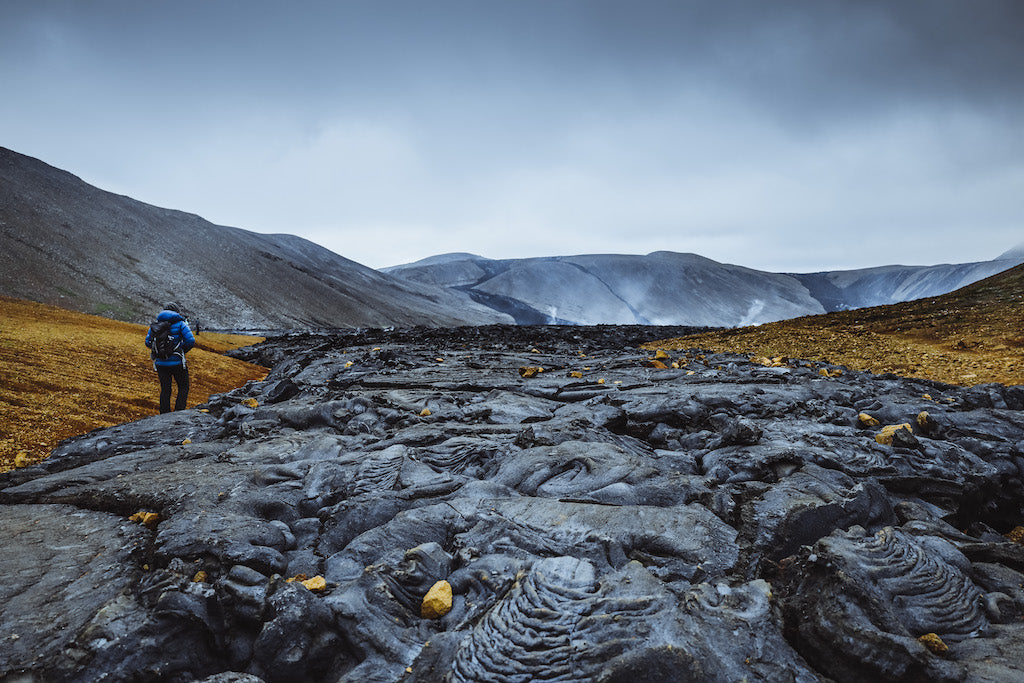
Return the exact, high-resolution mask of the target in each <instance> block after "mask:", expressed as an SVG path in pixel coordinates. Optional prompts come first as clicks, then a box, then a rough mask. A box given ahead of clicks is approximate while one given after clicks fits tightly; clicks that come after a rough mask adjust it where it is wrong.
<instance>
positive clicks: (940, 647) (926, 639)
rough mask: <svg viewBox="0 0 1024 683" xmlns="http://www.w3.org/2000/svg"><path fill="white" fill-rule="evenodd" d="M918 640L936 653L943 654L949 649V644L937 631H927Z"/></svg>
mask: <svg viewBox="0 0 1024 683" xmlns="http://www.w3.org/2000/svg"><path fill="white" fill-rule="evenodd" d="M917 640H918V642H919V643H921V644H922V645H924V646H925V647H926V648H928V650H929V651H930V652H932V653H934V654H937V655H943V654H946V653H947V652H948V651H949V646H948V645H946V644H945V643H944V642H942V638H939V636H938V635H937V634H935V633H926V634H924V635H923V636H921V637H920V638H918V639H917Z"/></svg>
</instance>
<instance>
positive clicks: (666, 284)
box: [386, 252, 825, 326]
mask: <svg viewBox="0 0 1024 683" xmlns="http://www.w3.org/2000/svg"><path fill="white" fill-rule="evenodd" d="M386 272H388V273H390V274H393V275H400V276H401V277H404V278H406V279H408V280H409V281H411V282H416V283H423V284H435V285H446V286H449V287H453V288H458V289H461V290H463V291H466V292H468V293H469V294H470V295H472V296H474V298H476V299H477V300H478V301H481V302H484V303H488V304H489V305H492V306H494V307H495V308H496V309H498V310H501V311H504V312H507V313H510V314H511V315H514V316H515V317H516V318H517V320H518V321H519V322H567V323H572V324H580V325H596V324H637V323H639V324H649V325H710V326H735V325H749V324H756V323H763V322H768V321H772V320H780V319H783V318H792V317H795V316H800V315H805V314H808V313H824V312H825V310H824V308H822V306H821V304H820V303H819V302H818V301H816V300H815V299H814V298H813V297H812V296H811V295H810V293H809V292H808V291H807V288H806V287H804V286H803V285H802V284H801V283H800V281H799V280H797V279H796V278H794V277H792V276H790V275H782V274H775V273H763V272H760V271H756V270H751V269H750V268H743V267H740V266H733V265H726V264H722V263H717V262H715V261H712V260H711V259H707V258H704V257H702V256H698V255H696V254H676V253H672V252H655V253H653V254H648V255H647V256H623V255H614V254H604V255H586V256H555V257H542V258H529V259H512V260H502V261H493V260H490V259H485V258H482V257H479V256H473V255H461V256H459V257H451V256H448V257H445V258H441V259H437V258H433V257H432V258H431V259H430V260H428V261H426V262H423V261H420V262H417V263H413V264H410V265H407V266H398V267H394V268H388V269H386Z"/></svg>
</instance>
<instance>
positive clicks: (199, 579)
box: [192, 569, 209, 583]
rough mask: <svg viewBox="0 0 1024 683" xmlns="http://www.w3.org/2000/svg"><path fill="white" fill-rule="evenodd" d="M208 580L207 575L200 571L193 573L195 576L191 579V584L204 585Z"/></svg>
mask: <svg viewBox="0 0 1024 683" xmlns="http://www.w3.org/2000/svg"><path fill="white" fill-rule="evenodd" d="M208 578H209V576H208V575H207V573H206V572H204V571H203V570H202V569H200V570H199V571H197V572H196V573H195V576H193V577H192V583H206V580H207V579H208Z"/></svg>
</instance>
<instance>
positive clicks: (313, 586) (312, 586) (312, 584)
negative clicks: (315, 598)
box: [299, 574, 327, 592]
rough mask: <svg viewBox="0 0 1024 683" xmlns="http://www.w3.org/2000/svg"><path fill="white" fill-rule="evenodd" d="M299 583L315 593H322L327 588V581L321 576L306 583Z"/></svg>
mask: <svg viewBox="0 0 1024 683" xmlns="http://www.w3.org/2000/svg"><path fill="white" fill-rule="evenodd" d="M299 583H301V584H302V585H303V586H305V587H306V588H307V589H309V590H311V591H313V592H317V591H322V590H324V589H325V588H327V579H325V578H324V577H322V576H320V575H319V574H318V575H317V576H314V577H312V578H310V579H306V580H305V581H300V582H299Z"/></svg>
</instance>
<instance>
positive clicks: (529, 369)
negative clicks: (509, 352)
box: [519, 365, 544, 378]
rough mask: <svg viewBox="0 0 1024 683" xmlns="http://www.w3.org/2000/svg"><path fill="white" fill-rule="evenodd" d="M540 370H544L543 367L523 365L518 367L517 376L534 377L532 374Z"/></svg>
mask: <svg viewBox="0 0 1024 683" xmlns="http://www.w3.org/2000/svg"><path fill="white" fill-rule="evenodd" d="M542 372H544V368H541V367H537V366H533V365H529V366H523V367H521V368H519V376H520V377H526V378H530V377H534V376H536V375H538V374H540V373H542Z"/></svg>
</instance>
